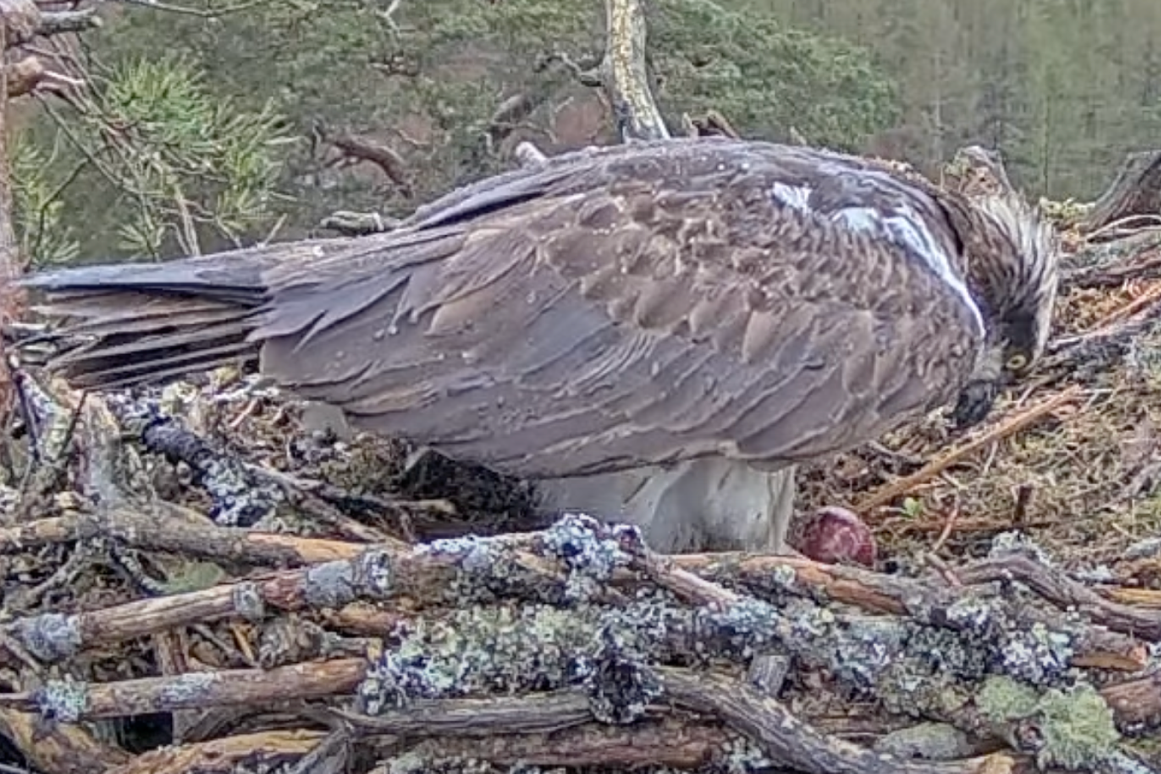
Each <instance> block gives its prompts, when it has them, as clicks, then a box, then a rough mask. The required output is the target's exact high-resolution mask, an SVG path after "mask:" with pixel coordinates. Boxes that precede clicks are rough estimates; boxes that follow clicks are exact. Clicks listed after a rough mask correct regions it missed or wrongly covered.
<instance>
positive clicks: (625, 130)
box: [601, 0, 670, 142]
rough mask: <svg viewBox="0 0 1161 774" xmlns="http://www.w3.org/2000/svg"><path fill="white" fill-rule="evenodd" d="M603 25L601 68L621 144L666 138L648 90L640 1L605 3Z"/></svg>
mask: <svg viewBox="0 0 1161 774" xmlns="http://www.w3.org/2000/svg"><path fill="white" fill-rule="evenodd" d="M605 22H606V32H607V41H608V42H607V45H606V48H605V59H604V62H603V63H602V65H601V68H602V71H603V75H604V80H605V89H606V91H607V92H608V95H609V100H610V102H612V104H613V114H614V115H615V116H616V120H617V129H618V133H619V135H620V137H621V141H622V142H625V141H628V140H657V139H665V138H667V137H669V136H670V135H669V129H668V128H666V126H665V120H664V119H663V118H662V117H661V111H660V110H658V109H657V103H656V102H654V100H653V92H652V90H651V89H650V88H649V73H648V67H647V65H646V62H645V38H646V30H645V10H644V8H643V7H642V4H641V0H605Z"/></svg>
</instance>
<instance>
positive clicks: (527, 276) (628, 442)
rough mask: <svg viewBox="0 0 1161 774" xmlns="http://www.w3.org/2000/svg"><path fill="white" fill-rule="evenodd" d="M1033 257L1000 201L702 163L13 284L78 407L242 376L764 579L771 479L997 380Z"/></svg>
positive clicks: (584, 174)
mask: <svg viewBox="0 0 1161 774" xmlns="http://www.w3.org/2000/svg"><path fill="white" fill-rule="evenodd" d="M1057 251H1058V239H1057V236H1056V233H1055V231H1054V229H1053V227H1052V226H1051V224H1050V223H1048V222H1047V221H1046V220H1045V219H1044V218H1042V217H1041V215H1040V213H1039V210H1038V208H1037V207H1036V206H1033V205H1030V204H1029V203H1027V202H1026V201H1025V199H1024V198H1023V196H1022V195H1020V194H1018V193H1016V192H1010V191H998V192H991V193H988V194H987V195H982V196H980V197H978V198H971V199H969V198H967V197H965V196H963V195H960V194H957V193H956V192H954V191H950V190H944V189H942V188H941V187H940V186H938V185H937V184H935V183H934V182H931V181H929V180H927V179H926V178H922V177H921V176H917V175H903V174H901V173H895V172H892V170H891V169H889V168H887V167H886V166H885V165H883V164H877V163H873V162H872V161H870V160H868V159H866V158H863V157H859V156H855V155H849V154H846V153H843V152H841V151H838V150H831V149H824V148H817V147H809V146H802V145H783V144H778V143H773V142H767V141H764V140H754V139H739V138H731V137H720V136H719V137H703V138H667V139H664V140H644V141H635V142H632V143H627V144H617V145H608V146H591V147H587V148H582V149H578V150H572V151H567V152H564V153H561V154H559V155H554V156H547V157H544V158H539V159H537V160H535V161H534V162H533V163H529V164H527V165H525V166H521V167H519V168H516V169H512V170H508V171H504V172H501V173H499V174H496V175H493V176H490V177H485V178H482V179H480V180H477V181H475V182H472V183H469V184H467V185H464V186H462V187H460V188H458V189H455V190H453V191H451V192H450V193H448V194H446V195H444V196H442V197H439V198H437V199H435V200H433V201H430V202H428V203H426V204H423V205H421V206H419V207H418V208H417V209H416V210H415V211H414V212H413V213H412V214H411V215H410V216H409V217H408V218H406V219H404V220H402V221H401V222H400V223H398V225H397V227H396V228H394V229H393V230H391V231H390V232H387V233H380V234H372V235H367V236H360V237H353V238H352V237H343V238H313V239H308V240H303V241H299V242H287V243H274V244H267V245H258V246H253V247H245V248H239V249H232V250H228V251H225V252H221V253H215V254H211V255H205V256H195V257H186V258H179V259H175V260H169V261H164V262H157V263H152V264H143V263H113V264H105V265H90V266H78V267H71V268H62V269H52V270H46V271H43V272H39V273H33V274H30V275H28V276H26V277H25V278H24V279H23V280H22V284H23V285H25V286H27V287H28V288H29V289H30V290H31V291H33V292H34V293H39V294H41V297H42V300H41V302H40V303H39V304H38V305H37V306H36V307H35V310H36V311H37V312H38V313H39V314H41V315H43V317H44V318H46V319H48V320H49V321H50V324H51V327H52V330H53V331H55V333H54V335H57V336H59V337H62V338H61V341H67V342H69V344H68V345H67V346H63V347H62V349H61V350H60V351H59V352H58V353H57V354H56V355H55V356H54V357H53V359H52V360H51V362H50V363H49V364H48V368H49V369H50V370H51V371H52V372H54V373H57V374H59V375H61V376H63V377H64V378H66V380H69V381H70V382H71V383H72V384H73V385H74V386H76V387H78V388H83V389H86V390H108V389H120V388H125V387H130V386H135V385H142V384H151V383H160V382H165V381H168V380H172V379H177V378H181V377H184V376H188V375H190V374H192V373H196V372H199V371H207V370H211V369H214V368H216V367H219V366H222V365H234V364H238V363H242V364H243V365H245V367H247V368H254V369H257V371H258V372H260V373H261V374H262V375H263V376H264V377H265V378H266V379H268V380H270V381H272V382H273V383H275V384H277V385H279V386H280V387H282V388H284V389H285V390H287V391H288V392H290V393H292V394H294V395H296V396H297V397H299V398H302V399H305V400H307V401H315V402H318V403H320V404H324V405H327V406H330V407H333V408H334V409H335V410H337V411H339V412H341V414H342V416H343V417H345V419H346V420H347V421H349V422H350V423H351V425H352V427H354V428H356V429H358V430H360V431H363V432H367V433H371V434H379V435H383V436H390V437H395V438H402V439H407V440H409V441H411V442H413V443H415V444H418V445H420V446H422V447H424V448H430V449H432V450H434V451H435V452H438V453H440V454H442V455H445V456H446V457H450V458H452V459H456V460H462V461H465V462H470V463H475V464H479V465H482V466H484V467H485V468H488V469H491V470H494V471H496V472H498V473H501V474H505V475H510V476H515V477H519V478H520V479H523V480H526V481H530V482H533V484H534V486H536V487H537V488H538V490H539V492H540V496H541V504H542V507H543V508H544V509H546V510H547V511H553V512H563V511H574V512H583V513H587V514H589V515H592V516H595V517H599V518H602V519H606V520H610V521H614V522H619V523H626V524H632V525H636V526H638V527H639V528H640V529H641V531H642V534H643V537H644V539H645V540H646V542H647V544H648V545H649V546H650V547H651V548H652V549H654V550H657V551H661V552H665V553H679V552H690V551H714V550H741V551H753V552H769V553H774V554H779V553H788V552H790V549H788V547H787V545H786V536H787V527H788V525H789V524H790V521H791V519H792V518H793V507H794V499H795V485H794V481H793V474H792V471H793V470H794V469H795V468H796V466H799V465H801V464H803V463H807V462H815V461H818V460H825V459H828V458H830V457H832V456H833V455H835V454H838V453H841V452H843V451H847V450H851V449H853V448H854V447H857V446H859V445H860V444H863V443H865V442H869V441H873V440H874V439H876V438H877V437H879V436H881V435H883V434H884V433H886V432H887V431H890V430H893V429H896V428H898V427H900V426H902V425H903V424H905V423H907V422H909V421H911V420H913V419H916V418H918V417H920V416H922V415H925V414H927V413H929V412H932V411H934V410H937V409H945V408H946V409H953V411H952V416H953V420H954V421H955V422H956V423H957V424H959V425H961V426H966V425H970V424H973V423H975V422H978V421H981V419H982V418H984V417H986V415H987V414H988V412H989V411H990V409H991V407H992V402H993V401H994V400H995V397H996V394H997V392H998V391H999V390H1000V389H1002V388H1003V387H1004V386H1005V385H1008V384H1012V383H1014V382H1015V381H1017V380H1019V379H1022V378H1024V377H1026V376H1027V374H1028V373H1029V372H1030V370H1031V369H1032V368H1033V366H1034V365H1035V363H1036V362H1037V360H1038V358H1039V357H1040V356H1041V354H1042V353H1043V351H1044V348H1045V344H1046V340H1047V337H1048V332H1049V326H1050V319H1051V314H1052V309H1053V304H1054V301H1055V297H1056V290H1057V274H1058V272H1057Z"/></svg>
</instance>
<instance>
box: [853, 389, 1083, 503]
mask: <svg viewBox="0 0 1161 774" xmlns="http://www.w3.org/2000/svg"><path fill="white" fill-rule="evenodd" d="M1080 394H1081V388H1080V387H1079V386H1077V385H1073V386H1071V387H1069V388H1068V389H1066V390H1064V391H1063V392H1061V393H1059V394H1057V395H1053V396H1052V397H1051V398H1048V399H1047V400H1044V401H1041V402H1040V403H1038V404H1036V405H1034V406H1032V407H1031V408H1029V409H1026V410H1024V411H1021V412H1020V413H1018V414H1017V415H1015V416H1013V417H1010V418H1008V419H1006V420H1005V421H1003V422H1001V423H1000V424H998V425H996V426H995V427H993V428H991V429H990V430H988V432H986V433H983V434H981V435H979V436H978V437H976V438H974V439H972V440H970V441H968V442H967V443H965V444H963V445H961V446H957V447H955V448H953V449H951V450H950V451H948V452H947V453H946V454H944V455H942V456H940V457H939V458H937V459H934V460H932V461H931V462H929V463H928V464H927V465H925V466H924V467H923V468H922V469H921V470H918V471H916V472H915V473H912V474H911V475H909V476H905V477H903V478H901V479H897V480H896V481H893V482H891V483H890V484H887V485H886V486H884V487H882V488H880V489H878V490H876V491H874V492H872V493H871V494H870V495H868V496H866V497H864V498H863V499H862V500H860V501H859V502H858V503H857V505H856V506H855V508H856V510H859V511H862V512H864V513H865V512H867V511H870V510H872V509H874V508H879V507H881V506H883V505H886V504H888V503H890V502H892V501H893V500H895V499H896V498H897V497H901V496H902V495H904V494H906V493H908V492H910V491H913V490H914V489H915V488H916V487H918V486H920V485H921V484H924V483H926V482H928V481H930V480H931V479H933V478H935V477H936V476H938V475H939V474H940V473H942V472H943V471H945V470H947V469H948V468H950V467H951V466H952V465H954V464H956V463H957V462H959V461H960V460H962V459H964V458H965V457H967V456H969V455H971V454H974V453H975V452H977V451H979V450H980V449H983V448H984V447H986V446H987V445H988V444H991V443H994V442H996V441H1000V440H1003V439H1004V438H1007V437H1008V436H1011V435H1014V434H1016V433H1018V432H1020V431H1021V430H1023V429H1025V428H1027V427H1030V426H1031V425H1033V424H1035V423H1036V422H1038V421H1040V420H1041V419H1043V418H1044V417H1046V416H1048V415H1049V414H1051V413H1052V412H1053V411H1056V410H1057V409H1058V408H1060V407H1062V406H1064V405H1066V404H1068V403H1070V402H1072V401H1073V400H1074V399H1075V398H1077V397H1078V396H1079V395H1080Z"/></svg>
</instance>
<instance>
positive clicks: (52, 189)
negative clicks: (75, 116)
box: [8, 134, 79, 266]
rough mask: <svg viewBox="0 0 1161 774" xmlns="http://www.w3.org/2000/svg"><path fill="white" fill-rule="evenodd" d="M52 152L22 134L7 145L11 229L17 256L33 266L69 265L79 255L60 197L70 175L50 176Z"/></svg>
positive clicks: (53, 155) (53, 154) (77, 245)
mask: <svg viewBox="0 0 1161 774" xmlns="http://www.w3.org/2000/svg"><path fill="white" fill-rule="evenodd" d="M55 150H56V149H53V151H54V152H52V153H49V152H46V151H45V149H43V148H41V147H39V146H37V145H36V144H34V143H32V142H30V141H29V138H28V136H27V135H24V134H17V135H15V136H14V137H13V139H12V140H11V141H10V142H9V144H8V154H9V171H10V174H11V177H12V220H13V226H14V230H15V232H16V237H17V241H18V244H19V248H20V255H22V256H27V257H29V258H30V259H32V262H33V265H35V266H46V265H50V264H60V263H68V262H70V261H72V260H74V259H76V257H77V254H78V252H79V244H78V243H77V240H76V238H75V236H74V234H73V230H72V228H71V226H70V224H69V221H68V219H67V218H66V217H65V208H64V202H63V201H62V200H61V198H60V192H61V190H62V188H63V187H64V186H65V185H67V183H68V182H69V180H70V179H71V176H70V177H69V178H66V179H64V180H58V179H57V178H56V177H54V176H53V175H52V174H51V171H52V170H53V169H54V168H55V165H54V163H53V161H54V158H55V155H56V154H55Z"/></svg>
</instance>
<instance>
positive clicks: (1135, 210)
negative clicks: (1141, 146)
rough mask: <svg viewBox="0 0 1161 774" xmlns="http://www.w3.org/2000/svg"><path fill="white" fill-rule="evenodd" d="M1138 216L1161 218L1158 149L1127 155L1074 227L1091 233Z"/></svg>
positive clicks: (1151, 219)
mask: <svg viewBox="0 0 1161 774" xmlns="http://www.w3.org/2000/svg"><path fill="white" fill-rule="evenodd" d="M1138 219H1139V220H1143V221H1152V222H1154V223H1155V222H1157V221H1158V220H1159V219H1161V151H1144V152H1140V153H1130V154H1128V155H1127V156H1126V157H1125V160H1124V161H1123V162H1122V163H1121V168H1120V170H1119V171H1118V172H1117V176H1116V178H1114V180H1113V183H1112V185H1110V186H1109V187H1108V189H1106V190H1105V192H1104V193H1103V194H1101V196H1100V197H1099V198H1098V199H1097V200H1096V202H1094V203H1093V206H1092V209H1091V210H1090V211H1089V213H1088V214H1087V215H1086V216H1085V217H1084V218H1083V219H1082V220H1081V222H1080V223H1079V224H1077V227H1078V228H1079V229H1080V231H1081V232H1082V233H1085V234H1090V235H1095V234H1096V232H1101V231H1106V230H1108V229H1109V228H1110V227H1111V226H1112V225H1113V224H1114V223H1123V222H1125V221H1136V220H1138ZM1110 236H1115V235H1112V234H1110ZM1090 238H1091V237H1090Z"/></svg>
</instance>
